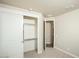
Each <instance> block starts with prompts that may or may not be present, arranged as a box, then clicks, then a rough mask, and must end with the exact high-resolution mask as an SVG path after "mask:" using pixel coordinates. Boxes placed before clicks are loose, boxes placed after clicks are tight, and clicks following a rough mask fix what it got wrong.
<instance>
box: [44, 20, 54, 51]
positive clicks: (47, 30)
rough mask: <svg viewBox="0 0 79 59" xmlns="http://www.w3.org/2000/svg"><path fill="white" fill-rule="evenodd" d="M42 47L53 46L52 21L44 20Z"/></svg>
mask: <svg viewBox="0 0 79 59" xmlns="http://www.w3.org/2000/svg"><path fill="white" fill-rule="evenodd" d="M43 43H44V44H43V48H44V50H45V48H46V47H52V48H53V47H54V21H44V41H43Z"/></svg>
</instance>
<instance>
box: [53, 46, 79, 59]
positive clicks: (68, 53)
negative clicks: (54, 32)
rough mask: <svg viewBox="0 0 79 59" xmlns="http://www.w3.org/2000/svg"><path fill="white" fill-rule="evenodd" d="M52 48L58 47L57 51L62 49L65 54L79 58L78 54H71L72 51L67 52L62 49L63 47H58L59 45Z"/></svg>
mask: <svg viewBox="0 0 79 59" xmlns="http://www.w3.org/2000/svg"><path fill="white" fill-rule="evenodd" d="M54 48H55V49H58V50H59V51H62V52H64V53H66V54H67V55H70V56H72V57H74V58H79V56H76V55H75V54H72V53H70V52H67V51H65V50H63V49H61V48H59V47H57V46H55V47H54Z"/></svg>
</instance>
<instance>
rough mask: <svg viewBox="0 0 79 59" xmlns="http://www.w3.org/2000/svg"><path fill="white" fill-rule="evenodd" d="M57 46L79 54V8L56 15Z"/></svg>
mask: <svg viewBox="0 0 79 59" xmlns="http://www.w3.org/2000/svg"><path fill="white" fill-rule="evenodd" d="M55 34H56V35H55V46H56V47H58V48H61V49H63V50H65V51H68V52H70V53H72V54H74V55H76V56H79V9H78V10H75V11H72V12H69V13H65V14H63V15H60V16H57V17H55Z"/></svg>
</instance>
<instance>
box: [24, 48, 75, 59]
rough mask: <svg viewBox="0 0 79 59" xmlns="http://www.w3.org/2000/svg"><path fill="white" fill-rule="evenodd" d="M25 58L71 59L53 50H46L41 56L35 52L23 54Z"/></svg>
mask: <svg viewBox="0 0 79 59" xmlns="http://www.w3.org/2000/svg"><path fill="white" fill-rule="evenodd" d="M24 57H25V58H73V57H72V56H69V55H67V54H65V53H63V52H61V51H59V50H57V49H55V48H46V50H45V51H43V53H42V54H37V53H36V51H30V52H27V53H24Z"/></svg>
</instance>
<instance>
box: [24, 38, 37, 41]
mask: <svg viewBox="0 0 79 59" xmlns="http://www.w3.org/2000/svg"><path fill="white" fill-rule="evenodd" d="M30 40H36V38H33V39H24V41H30Z"/></svg>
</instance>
